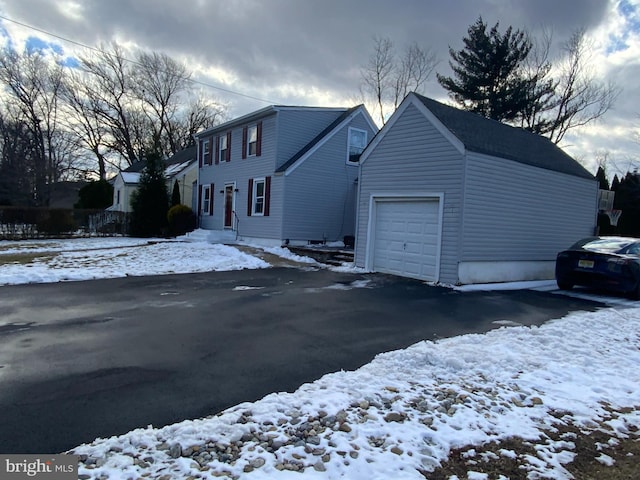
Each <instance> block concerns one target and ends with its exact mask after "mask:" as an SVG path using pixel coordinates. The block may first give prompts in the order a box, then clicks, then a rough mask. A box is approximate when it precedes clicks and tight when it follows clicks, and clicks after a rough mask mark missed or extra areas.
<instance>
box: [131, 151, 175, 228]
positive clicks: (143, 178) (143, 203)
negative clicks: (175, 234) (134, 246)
mask: <svg viewBox="0 0 640 480" xmlns="http://www.w3.org/2000/svg"><path fill="white" fill-rule="evenodd" d="M131 209H132V210H131V235H133V236H137V237H154V236H162V235H164V234H166V231H167V212H168V210H169V192H167V186H166V184H165V178H164V163H163V161H162V154H161V153H160V150H159V149H157V148H153V149H152V150H151V151H150V152H149V153H148V154H147V155H146V165H145V167H144V170H143V171H142V174H141V175H140V183H139V184H138V189H137V190H136V191H135V192H134V193H133V195H132V199H131Z"/></svg>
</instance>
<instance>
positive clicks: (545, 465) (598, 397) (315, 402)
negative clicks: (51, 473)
mask: <svg viewBox="0 0 640 480" xmlns="http://www.w3.org/2000/svg"><path fill="white" fill-rule="evenodd" d="M272 253H276V254H278V253H279V254H280V255H286V253H285V252H283V251H280V250H278V251H277V252H275V251H274V252H272ZM268 266H269V265H268V264H267V263H265V262H264V261H262V260H260V259H258V258H256V257H253V256H251V255H248V254H245V253H242V252H241V251H239V250H238V249H236V248H233V247H229V246H222V245H210V244H205V243H179V242H167V241H161V240H157V241H153V242H151V243H149V242H148V241H147V240H137V239H124V238H119V239H86V240H74V241H61V242H55V241H53V242H46V244H43V242H19V243H18V242H0V284H14V283H28V282H44V281H47V282H50V281H62V280H83V279H88V278H107V277H117V276H125V275H151V274H163V273H181V272H194V271H210V270H231V269H241V268H266V267H268ZM538 287H542V288H544V285H542V286H538ZM0 293H1V289H0ZM389 321H390V322H392V321H393V318H390V319H389ZM211 413H212V416H211V417H209V418H206V419H200V420H193V421H185V422H182V423H178V424H175V425H170V426H166V427H164V428H159V429H154V428H153V427H151V426H150V427H149V428H146V429H139V430H135V431H133V432H130V433H128V434H125V435H122V436H119V437H112V438H108V439H98V440H96V441H94V442H93V443H92V444H90V445H82V446H79V447H77V448H75V449H74V450H73V451H72V453H75V454H77V455H80V457H81V466H80V474H81V477H80V478H84V479H89V478H95V479H98V478H111V479H127V478H156V479H163V480H169V479H173V478H175V479H185V478H190V479H195V478H219V477H221V476H222V477H228V478H249V479H263V478H264V479H266V478H269V479H271V478H300V476H301V475H303V476H304V477H305V478H322V479H325V478H330V479H332V478H346V479H366V480H370V479H423V478H446V479H449V480H463V479H473V480H492V479H507V478H530V479H536V478H553V479H565V478H566V479H569V478H572V476H571V473H570V470H571V461H572V460H573V459H574V458H575V456H576V455H577V454H578V451H577V450H578V449H579V447H578V446H577V445H578V444H579V440H580V439H581V438H582V437H583V436H584V435H586V434H589V433H593V432H596V433H598V435H599V437H598V438H601V437H602V439H601V440H600V441H599V442H596V447H597V451H596V453H595V454H591V457H592V460H593V462H594V463H597V464H598V465H600V466H601V467H602V468H615V462H616V460H615V455H614V454H613V451H614V450H615V449H616V448H617V447H618V446H619V445H620V444H621V443H624V442H628V441H630V440H638V427H640V308H637V307H635V306H634V307H632V308H617V309H614V308H608V309H602V310H600V311H597V312H593V313H574V314H572V315H569V316H568V317H566V318H563V319H558V320H554V321H551V322H548V323H547V324H545V325H543V326H541V327H510V328H501V329H498V330H493V331H491V332H489V333H486V334H482V335H465V336H460V337H456V338H450V339H443V340H438V341H436V342H432V341H424V342H420V343H418V344H416V345H414V346H412V347H410V348H407V349H405V350H400V351H396V352H389V353H384V354H380V355H378V356H377V357H376V358H375V359H374V360H373V361H372V362H371V363H369V364H367V365H365V366H363V367H362V368H360V369H359V370H357V371H355V372H337V373H333V374H330V375H326V376H325V377H323V378H321V379H319V380H317V381H316V382H314V383H311V384H306V385H303V386H302V387H300V388H299V389H298V390H297V391H296V392H293V393H273V394H271V395H268V396H267V397H265V398H263V399H262V400H260V401H257V402H254V403H246V404H241V405H238V406H236V407H233V408H230V409H228V410H226V411H224V412H220V413H217V412H211ZM514 437H519V439H518V442H520V444H524V445H525V446H526V449H525V450H523V451H521V450H518V449H516V448H511V447H509V445H513V444H516V443H518V442H515V441H513V438H514ZM491 442H497V443H491ZM488 445H493V447H492V448H488ZM459 449H462V450H459ZM639 453H640V452H639ZM453 455H457V456H458V457H459V459H460V458H461V459H462V460H459V461H458V464H457V469H458V470H456V472H457V473H456V474H451V473H446V472H447V471H446V470H443V469H441V468H439V466H440V465H441V464H446V462H447V460H448V459H449V461H450V460H451V458H452V456H453ZM624 455H631V452H629V453H624ZM623 458H626V457H623ZM635 463H638V462H637V460H636V462H635ZM490 464H491V465H502V464H512V465H513V466H512V472H515V473H514V475H515V476H511V473H510V472H507V471H501V472H500V473H499V474H495V473H492V474H491V475H490V474H489V473H487V472H495V471H496V470H495V467H492V468H493V470H491V469H490V468H489V467H488V465H490ZM612 464H613V465H614V467H609V466H608V465H612ZM460 469H462V470H460ZM637 473H638V472H635V471H634V475H635V474H637ZM600 478H609V477H608V475H605V476H604V477H600ZM627 478H631V477H627Z"/></svg>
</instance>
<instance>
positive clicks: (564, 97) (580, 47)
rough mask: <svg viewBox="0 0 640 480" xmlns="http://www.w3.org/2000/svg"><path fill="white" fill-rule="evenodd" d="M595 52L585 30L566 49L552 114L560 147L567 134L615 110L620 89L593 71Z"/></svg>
mask: <svg viewBox="0 0 640 480" xmlns="http://www.w3.org/2000/svg"><path fill="white" fill-rule="evenodd" d="M590 51H591V48H590V46H589V44H588V41H587V39H586V37H585V31H584V30H578V31H577V32H575V33H574V34H573V35H572V36H571V38H570V39H569V41H568V42H567V43H566V45H565V46H564V52H565V56H564V58H563V60H562V61H561V62H560V63H559V65H558V67H559V70H560V74H559V75H558V80H557V81H558V86H557V88H556V97H557V105H556V106H555V107H554V108H553V109H552V110H551V112H552V117H551V128H550V129H549V131H548V134H547V135H548V136H549V138H550V139H551V140H552V141H553V142H554V143H560V142H561V141H562V139H563V138H564V136H565V134H566V133H567V131H569V130H570V129H573V128H577V127H581V126H584V125H587V124H589V123H591V122H593V121H595V120H597V119H599V118H600V117H602V116H603V115H604V114H605V113H607V111H608V110H609V109H610V108H611V107H612V106H613V104H614V102H615V100H616V98H617V97H618V95H619V93H620V89H619V88H618V87H617V86H616V85H615V83H614V82H612V81H609V82H603V81H601V80H599V78H598V77H597V75H596V74H595V73H594V71H593V69H592V68H590V64H591V58H590Z"/></svg>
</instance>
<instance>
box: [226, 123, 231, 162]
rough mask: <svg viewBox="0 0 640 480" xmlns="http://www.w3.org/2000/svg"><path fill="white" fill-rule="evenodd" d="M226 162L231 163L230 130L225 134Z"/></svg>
mask: <svg viewBox="0 0 640 480" xmlns="http://www.w3.org/2000/svg"><path fill="white" fill-rule="evenodd" d="M225 160H227V162H230V161H231V130H229V131H228V132H227V158H226V159H225Z"/></svg>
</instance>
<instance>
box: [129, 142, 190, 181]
mask: <svg viewBox="0 0 640 480" xmlns="http://www.w3.org/2000/svg"><path fill="white" fill-rule="evenodd" d="M196 155H197V147H195V146H193V147H188V148H185V149H183V150H180V151H179V152H177V153H175V154H173V155H171V156H170V157H169V158H167V159H166V160H165V161H164V165H165V169H164V175H165V177H167V178H171V177H173V176H174V175H177V174H178V173H180V172H182V171H183V170H184V169H185V168H187V167H188V166H189V165H191V164H192V163H194V162H195V161H196ZM146 164H147V163H146V162H145V161H144V160H139V161H137V162H136V163H134V164H133V165H131V166H130V167H128V168H126V169H124V170H123V171H122V172H121V173H122V174H123V175H122V178H123V180H124V181H125V183H138V181H139V179H140V173H142V170H144V167H145V165H146ZM125 173H128V174H137V177H136V176H135V175H129V176H127V178H125V175H124V174H125Z"/></svg>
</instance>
